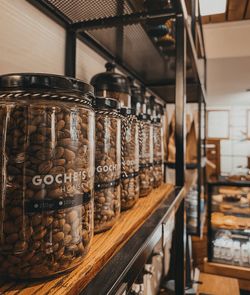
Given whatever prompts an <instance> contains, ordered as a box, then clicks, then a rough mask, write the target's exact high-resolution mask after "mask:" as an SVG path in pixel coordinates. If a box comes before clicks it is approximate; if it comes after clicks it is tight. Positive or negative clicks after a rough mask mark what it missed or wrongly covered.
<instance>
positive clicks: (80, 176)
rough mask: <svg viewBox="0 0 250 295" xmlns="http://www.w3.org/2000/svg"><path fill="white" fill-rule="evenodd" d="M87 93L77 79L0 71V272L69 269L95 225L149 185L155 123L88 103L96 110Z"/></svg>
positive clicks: (31, 274) (37, 273) (18, 274)
mask: <svg viewBox="0 0 250 295" xmlns="http://www.w3.org/2000/svg"><path fill="white" fill-rule="evenodd" d="M93 98H94V91H93V87H92V86H90V85H88V84H86V83H84V82H82V81H79V80H76V79H71V78H66V77H62V76H56V75H45V74H13V75H4V76H0V104H1V107H0V149H1V157H0V165H1V169H0V186H1V197H0V200H1V202H0V275H2V276H8V277H14V278H19V279H22V278H41V277H47V276H50V275H54V274H58V273H61V272H64V271H65V270H70V269H72V268H74V267H75V266H77V265H78V264H79V263H80V261H81V260H82V258H83V256H85V255H86V253H87V252H88V250H89V247H90V242H91V238H92V236H93V231H94V225H95V232H101V231H104V230H107V229H109V228H110V227H112V225H113V224H114V223H115V221H116V220H117V218H118V216H119V213H120V209H121V206H122V208H123V209H128V208H131V207H132V206H133V205H134V204H135V202H136V200H137V199H138V197H139V192H140V191H141V192H142V193H141V196H142V195H146V194H148V193H149V192H150V191H151V189H152V186H153V179H154V174H153V171H154V169H153V167H155V166H157V165H153V164H154V163H153V157H152V152H151V151H150V152H149V150H150V147H152V140H153V138H154V137H153V136H152V134H153V128H154V127H153V126H156V125H157V124H154V125H152V124H151V125H150V124H149V121H148V118H140V117H138V119H139V122H138V119H137V118H136V116H135V114H134V113H133V111H132V110H131V109H129V108H122V109H121V110H120V107H119V102H118V101H117V100H114V99H108V98H96V99H94V101H95V103H94V108H95V111H94V109H93V105H92V102H93ZM121 129H122V130H121ZM139 134H140V135H139ZM120 136H122V145H121V138H120ZM138 137H139V138H140V139H141V140H140V145H139V149H138V142H139V141H138ZM145 138H146V139H145ZM121 147H122V148H121ZM139 150H140V151H139ZM138 153H140V157H139V163H138ZM94 157H95V159H94ZM138 168H140V169H138ZM147 181H148V183H147ZM138 182H139V183H140V185H139V186H138ZM155 184H156V182H155ZM158 184H159V183H158ZM139 188H142V189H141V190H139ZM120 189H121V191H120ZM93 196H94V198H93ZM93 217H94V218H93ZM93 221H94V222H93Z"/></svg>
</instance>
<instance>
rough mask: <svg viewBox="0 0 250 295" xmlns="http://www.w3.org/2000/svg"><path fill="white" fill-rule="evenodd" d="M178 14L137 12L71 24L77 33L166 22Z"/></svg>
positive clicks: (169, 12)
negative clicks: (159, 21) (151, 22)
mask: <svg viewBox="0 0 250 295" xmlns="http://www.w3.org/2000/svg"><path fill="white" fill-rule="evenodd" d="M175 17H176V14H175V13H174V12H172V11H169V10H168V11H163V12H161V13H159V12H157V13H152V14H149V13H148V12H137V13H131V14H125V15H118V16H117V15H116V16H112V17H104V18H99V19H93V20H87V21H83V22H77V23H74V24H71V26H70V27H71V29H72V30H74V31H75V32H77V33H80V32H82V31H86V30H95V29H105V28H113V27H117V26H121V25H123V26H125V25H133V24H137V23H141V22H143V21H146V20H161V19H163V20H166V19H169V18H175Z"/></svg>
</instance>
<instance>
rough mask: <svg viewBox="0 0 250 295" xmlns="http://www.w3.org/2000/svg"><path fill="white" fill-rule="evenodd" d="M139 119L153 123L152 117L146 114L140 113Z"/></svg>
mask: <svg viewBox="0 0 250 295" xmlns="http://www.w3.org/2000/svg"><path fill="white" fill-rule="evenodd" d="M137 118H138V119H139V120H140V121H151V116H150V115H149V114H145V113H140V114H139V115H138V116H137Z"/></svg>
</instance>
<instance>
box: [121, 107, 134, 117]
mask: <svg viewBox="0 0 250 295" xmlns="http://www.w3.org/2000/svg"><path fill="white" fill-rule="evenodd" d="M120 113H121V115H123V116H135V114H136V112H135V109H134V108H125V107H122V108H121V110H120Z"/></svg>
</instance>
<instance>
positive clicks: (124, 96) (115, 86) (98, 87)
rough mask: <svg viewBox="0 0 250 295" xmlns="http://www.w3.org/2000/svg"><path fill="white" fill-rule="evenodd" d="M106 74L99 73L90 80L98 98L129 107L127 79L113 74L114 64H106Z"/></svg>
mask: <svg viewBox="0 0 250 295" xmlns="http://www.w3.org/2000/svg"><path fill="white" fill-rule="evenodd" d="M105 67H106V72H104V73H99V74H97V75H95V76H94V77H93V78H92V79H91V82H90V83H91V85H93V86H94V88H95V94H96V96H98V97H107V98H113V99H116V100H118V101H119V102H120V104H121V106H125V107H130V106H131V97H130V85H129V81H128V79H127V78H126V77H125V76H123V75H121V74H119V73H116V72H115V68H116V66H115V64H114V63H110V62H108V63H106V64H105Z"/></svg>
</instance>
